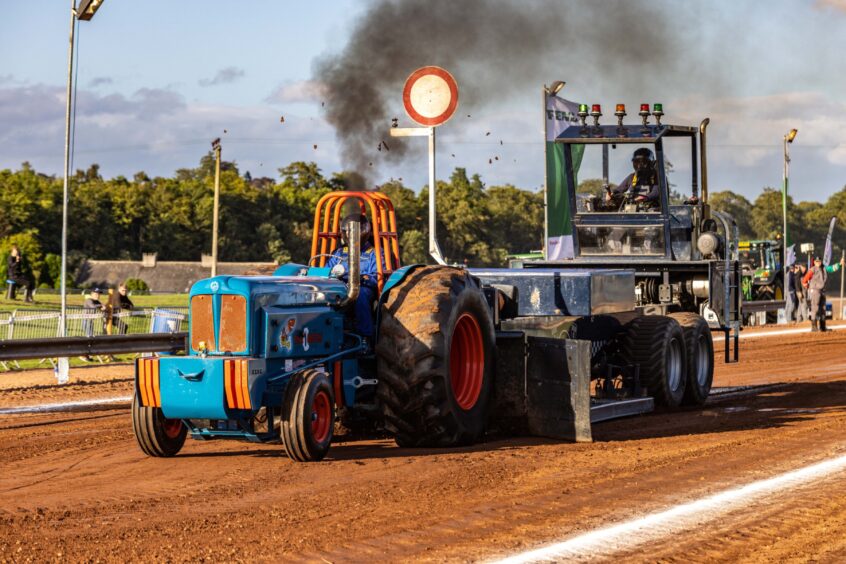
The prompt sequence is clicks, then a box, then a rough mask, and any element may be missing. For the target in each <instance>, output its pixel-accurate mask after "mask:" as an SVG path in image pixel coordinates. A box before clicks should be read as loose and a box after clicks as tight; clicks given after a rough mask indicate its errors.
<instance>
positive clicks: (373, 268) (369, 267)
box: [326, 241, 385, 288]
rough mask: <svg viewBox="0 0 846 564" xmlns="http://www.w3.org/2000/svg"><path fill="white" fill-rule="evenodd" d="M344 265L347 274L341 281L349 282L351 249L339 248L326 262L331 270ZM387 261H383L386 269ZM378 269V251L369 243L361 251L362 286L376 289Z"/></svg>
mask: <svg viewBox="0 0 846 564" xmlns="http://www.w3.org/2000/svg"><path fill="white" fill-rule="evenodd" d="M338 264H342V265H344V268H345V269H346V272H345V273H344V275H343V276H341V280H343V281H344V282H349V270H350V250H349V247H339V248H337V249H335V252H334V253H332V256H331V257H330V258H329V260H328V261H327V262H326V266H327V267H328V268H329V269H330V270H331V269H332V268H333V267H334V266H336V265H338ZM384 265H385V261H384V259H383V260H382V266H383V267H384ZM378 272H379V271H378V267H377V262H376V249H374V248H373V245H371V244H370V242H369V241H367V242H366V243H365V244H364V245H363V246H362V249H361V284H362V286H370V287H372V288H375V287H376V286H377V277H378Z"/></svg>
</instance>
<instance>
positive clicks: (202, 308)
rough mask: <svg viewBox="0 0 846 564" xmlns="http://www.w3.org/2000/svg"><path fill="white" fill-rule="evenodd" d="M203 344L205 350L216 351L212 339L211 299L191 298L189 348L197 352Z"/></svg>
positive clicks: (212, 313) (206, 296)
mask: <svg viewBox="0 0 846 564" xmlns="http://www.w3.org/2000/svg"><path fill="white" fill-rule="evenodd" d="M200 343H205V347H206V350H210V351H213V350H216V349H217V347H216V346H215V339H214V311H213V309H212V297H211V296H208V295H203V296H194V297H193V298H191V348H192V349H194V350H195V351H196V350H199V348H200Z"/></svg>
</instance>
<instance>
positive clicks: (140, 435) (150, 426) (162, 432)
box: [132, 394, 188, 458]
mask: <svg viewBox="0 0 846 564" xmlns="http://www.w3.org/2000/svg"><path fill="white" fill-rule="evenodd" d="M132 430H133V431H134V432H135V440H137V441H138V446H140V447H141V450H142V451H144V454H146V455H147V456H155V457H157V458H158V457H168V456H174V455H175V454H176V453H178V452H179V451H180V450H182V445H184V444H185V437H186V436H187V435H188V429H187V428H186V427H185V425H183V424H182V420H181V419H167V418H165V416H164V414H163V413H162V410H161V408H159V407H144V406H143V405H141V402H140V401H138V394H135V395H133V396H132Z"/></svg>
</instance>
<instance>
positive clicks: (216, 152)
mask: <svg viewBox="0 0 846 564" xmlns="http://www.w3.org/2000/svg"><path fill="white" fill-rule="evenodd" d="M212 149H214V212H213V213H214V217H213V218H212V267H211V275H212V276H213V277H214V276H217V223H218V219H217V217H218V215H219V213H220V138H219V137H218V138H217V139H215V140H214V141H212Z"/></svg>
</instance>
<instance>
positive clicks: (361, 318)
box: [326, 241, 385, 338]
mask: <svg viewBox="0 0 846 564" xmlns="http://www.w3.org/2000/svg"><path fill="white" fill-rule="evenodd" d="M376 260H377V259H376V250H375V249H374V248H373V245H371V244H370V242H369V241H367V242H366V243H365V244H364V245H363V248H362V250H361V291H360V292H359V294H358V299H357V300H356V301H355V307H354V308H353V313H354V314H355V326H356V330H357V331H358V333H359V334H360V335H361V336H362V337H366V338H371V337H373V333H374V326H373V309H372V304H373V302H374V301H375V300H376V297H377V293H378V273H379V271H378V269H377V266H378V263H377V262H376ZM338 264H342V265H344V268H345V269H346V271H345V272H344V274H343V275H342V276H341V277H340V280H342V281H344V282H346V283H349V270H350V250H349V248H348V247H341V248H338V249H336V250H335V252H334V253H332V256H331V257H330V258H329V260H328V261H327V262H326V266H327V267H329V268H330V269H331V268H333V267H334V266H336V265H338ZM382 266H383V267H384V266H385V262H384V258H383V260H382Z"/></svg>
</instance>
